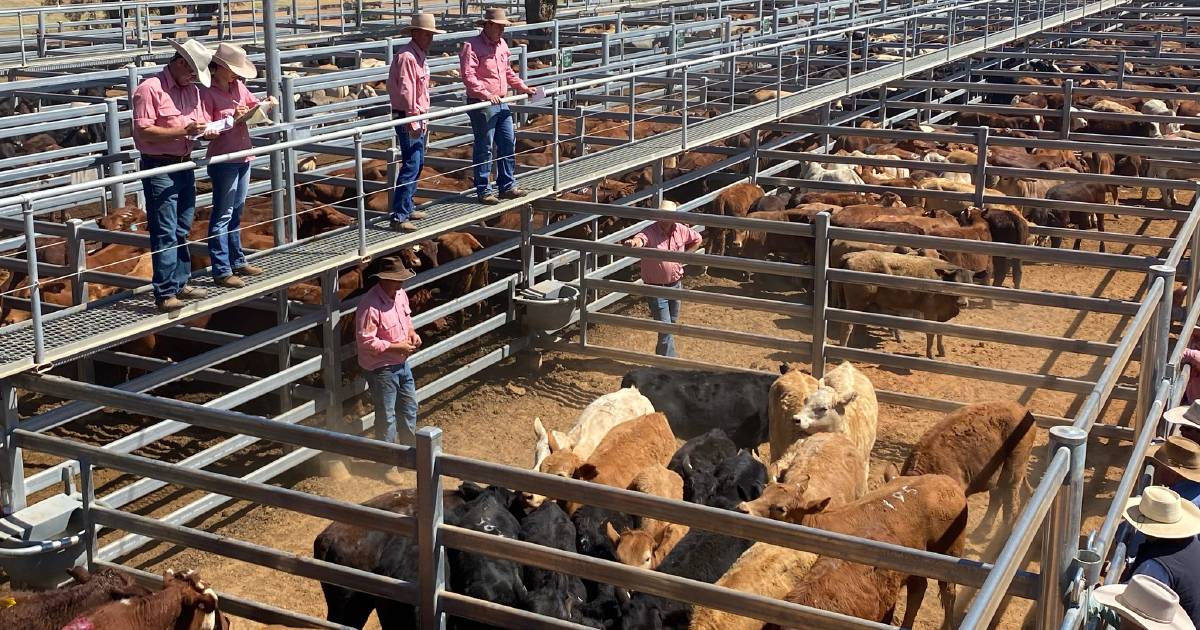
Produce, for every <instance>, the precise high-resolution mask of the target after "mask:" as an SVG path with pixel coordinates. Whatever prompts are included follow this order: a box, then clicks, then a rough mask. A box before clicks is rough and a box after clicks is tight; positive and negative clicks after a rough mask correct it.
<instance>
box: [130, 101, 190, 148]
mask: <svg viewBox="0 0 1200 630" xmlns="http://www.w3.org/2000/svg"><path fill="white" fill-rule="evenodd" d="M157 122H158V111H157V109H156V108H155V107H154V96H153V95H152V94H150V92H149V91H148V90H143V89H140V88H139V89H137V90H135V91H134V93H133V124H134V126H135V127H136V128H137V130H138V133H139V134H141V135H142V137H143V138H145V139H147V140H150V141H153V142H167V141H170V140H180V139H182V138H186V137H188V135H194V134H195V133H197V132H199V131H201V130H203V129H204V125H203V123H195V122H193V123H189V124H188V125H187V126H180V127H162V126H159V125H157V124H155V123H157Z"/></svg>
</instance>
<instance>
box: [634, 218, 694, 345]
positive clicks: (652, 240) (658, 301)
mask: <svg viewBox="0 0 1200 630" xmlns="http://www.w3.org/2000/svg"><path fill="white" fill-rule="evenodd" d="M662 209H663V210H671V211H674V210H678V209H679V206H678V205H677V204H676V203H675V202H673V201H664V202H663V204H662ZM700 243H701V238H700V233H699V232H697V231H696V230H694V229H692V228H690V227H688V226H686V225H683V224H682V223H679V222H677V221H674V220H667V221H655V222H654V225H651V226H650V227H648V228H646V229H644V230H642V231H641V232H639V233H638V234H636V235H634V237H633V238H631V239H629V240H627V241H625V244H626V245H628V246H630V247H646V248H652V249H661V250H664V251H668V252H694V251H696V250H697V249H699V248H700ZM682 280H683V265H681V264H679V263H677V262H674V261H670V260H660V259H656V258H649V259H643V260H642V282H643V283H644V284H648V285H651V286H656V287H665V288H668V289H678V288H681V286H682V285H681V281H682ZM646 305H647V306H649V307H650V316H651V317H653V318H654V319H656V320H658V321H660V322H663V323H665V324H675V323H678V322H679V300H672V299H670V298H660V297H655V296H648V297H646ZM654 352H655V353H656V354H659V355H661V356H664V357H674V356H678V355H676V353H675V336H674V335H672V334H671V333H659V334H658V346H657V347H656V348H655V349H654Z"/></svg>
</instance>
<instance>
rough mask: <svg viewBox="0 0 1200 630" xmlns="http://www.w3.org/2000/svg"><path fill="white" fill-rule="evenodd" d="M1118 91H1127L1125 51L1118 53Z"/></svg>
mask: <svg viewBox="0 0 1200 630" xmlns="http://www.w3.org/2000/svg"><path fill="white" fill-rule="evenodd" d="M1117 89H1118V90H1123V89H1125V51H1124V50H1118V51H1117Z"/></svg>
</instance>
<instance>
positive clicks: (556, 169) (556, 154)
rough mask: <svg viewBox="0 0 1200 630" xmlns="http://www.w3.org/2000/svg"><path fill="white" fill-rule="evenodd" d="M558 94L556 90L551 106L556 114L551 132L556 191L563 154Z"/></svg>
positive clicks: (555, 189) (554, 188)
mask: <svg viewBox="0 0 1200 630" xmlns="http://www.w3.org/2000/svg"><path fill="white" fill-rule="evenodd" d="M558 94H559V93H558V92H555V93H554V96H552V97H550V98H551V101H552V103H551V106H552V107H553V114H554V115H553V122H554V131H552V132H551V134H552V136H551V137H552V141H553V145H554V168H553V169H551V170H552V171H553V175H554V181H553V190H554V192H558V181H559V166H558V161H559V160H560V159H561V154H562V149H561V147H560V146H559V144H558Z"/></svg>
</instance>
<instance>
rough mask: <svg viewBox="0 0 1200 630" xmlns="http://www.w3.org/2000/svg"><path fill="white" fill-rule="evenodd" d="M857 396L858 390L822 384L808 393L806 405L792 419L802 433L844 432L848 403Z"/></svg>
mask: <svg viewBox="0 0 1200 630" xmlns="http://www.w3.org/2000/svg"><path fill="white" fill-rule="evenodd" d="M857 397H858V392H856V391H854V390H850V391H847V392H838V391H837V390H836V389H834V388H833V387H830V386H828V385H822V386H821V387H818V388H817V390H816V391H814V392H813V393H811V394H809V395H808V399H807V400H805V401H804V406H803V407H801V408H800V410H799V411H798V412H796V414H795V415H794V416H792V421H793V422H794V423H795V426H796V429H798V430H799V431H800V433H803V434H807V435H811V434H813V433H822V432H825V431H830V432H837V433H843V432H845V430H846V419H845V416H844V414H845V411H846V405H849V404H850V403H851V402H854V400H855V399H856V398H857Z"/></svg>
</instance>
